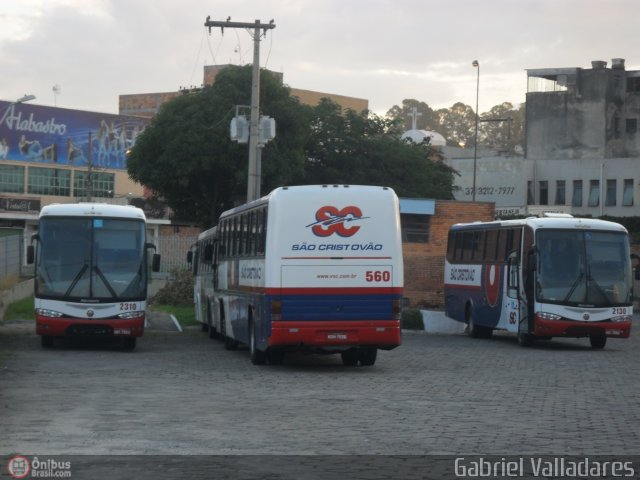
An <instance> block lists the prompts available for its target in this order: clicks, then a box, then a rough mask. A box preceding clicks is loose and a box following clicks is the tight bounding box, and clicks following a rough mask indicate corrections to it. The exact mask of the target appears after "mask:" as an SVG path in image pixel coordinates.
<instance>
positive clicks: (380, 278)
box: [365, 270, 391, 282]
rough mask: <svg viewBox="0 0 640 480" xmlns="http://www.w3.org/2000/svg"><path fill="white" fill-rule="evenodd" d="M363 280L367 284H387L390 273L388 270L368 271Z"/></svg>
mask: <svg viewBox="0 0 640 480" xmlns="http://www.w3.org/2000/svg"><path fill="white" fill-rule="evenodd" d="M365 279H366V281H367V282H388V281H389V280H391V272H389V271H388V270H383V271H379V270H376V271H373V270H368V271H367V273H366V274H365Z"/></svg>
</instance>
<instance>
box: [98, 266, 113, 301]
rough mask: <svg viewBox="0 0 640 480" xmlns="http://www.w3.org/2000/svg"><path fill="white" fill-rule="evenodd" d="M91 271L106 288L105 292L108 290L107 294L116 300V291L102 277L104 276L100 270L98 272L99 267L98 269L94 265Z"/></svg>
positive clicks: (105, 278)
mask: <svg viewBox="0 0 640 480" xmlns="http://www.w3.org/2000/svg"><path fill="white" fill-rule="evenodd" d="M93 270H94V271H95V272H96V273H97V274H98V276H99V277H100V280H102V282H103V283H104V285H105V287H107V290H109V293H110V294H111V296H112V297H113V298H118V294H117V293H116V291H115V290H114V289H113V287H112V286H111V284H110V283H109V281H108V280H107V277H105V276H104V274H103V273H102V270H100V267H98V266H97V265H94V267H93Z"/></svg>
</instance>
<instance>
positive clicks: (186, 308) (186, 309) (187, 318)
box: [150, 303, 200, 327]
mask: <svg viewBox="0 0 640 480" xmlns="http://www.w3.org/2000/svg"><path fill="white" fill-rule="evenodd" d="M150 309H151V310H155V311H158V312H165V313H170V314H172V315H173V316H174V317H176V319H177V320H178V322H180V325H181V326H183V327H193V326H196V325H200V323H199V322H198V321H196V311H195V309H194V308H193V305H166V304H160V305H158V304H155V303H154V304H153V305H151V307H150Z"/></svg>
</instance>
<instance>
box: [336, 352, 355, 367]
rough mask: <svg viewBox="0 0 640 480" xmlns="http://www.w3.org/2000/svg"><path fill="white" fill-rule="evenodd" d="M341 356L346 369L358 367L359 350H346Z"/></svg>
mask: <svg viewBox="0 0 640 480" xmlns="http://www.w3.org/2000/svg"><path fill="white" fill-rule="evenodd" d="M340 356H341V357H342V364H343V365H344V366H345V367H355V366H356V365H358V350H356V349H355V348H351V349H349V350H345V351H344V352H342V353H341V354H340Z"/></svg>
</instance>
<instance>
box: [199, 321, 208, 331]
mask: <svg viewBox="0 0 640 480" xmlns="http://www.w3.org/2000/svg"><path fill="white" fill-rule="evenodd" d="M200 330H202V331H203V332H208V331H209V325H207V324H206V323H201V324H200Z"/></svg>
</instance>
